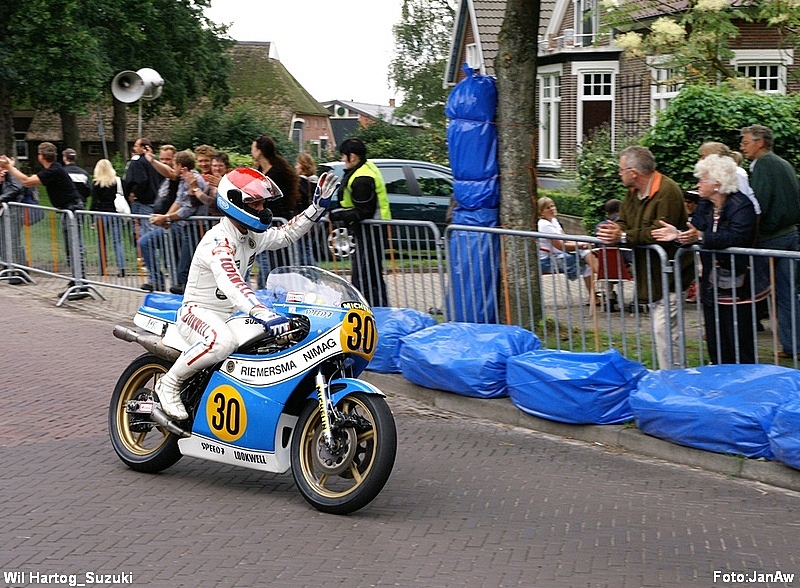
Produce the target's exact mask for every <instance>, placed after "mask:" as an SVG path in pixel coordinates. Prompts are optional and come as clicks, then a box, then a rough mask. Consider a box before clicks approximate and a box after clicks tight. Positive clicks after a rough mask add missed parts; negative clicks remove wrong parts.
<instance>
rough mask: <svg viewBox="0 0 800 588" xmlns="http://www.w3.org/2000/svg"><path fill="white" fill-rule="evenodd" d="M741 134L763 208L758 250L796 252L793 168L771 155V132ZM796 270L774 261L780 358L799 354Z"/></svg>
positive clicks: (753, 129) (798, 206) (790, 263)
mask: <svg viewBox="0 0 800 588" xmlns="http://www.w3.org/2000/svg"><path fill="white" fill-rule="evenodd" d="M739 132H740V134H741V136H742V139H741V142H740V147H741V150H742V153H744V156H745V157H746V158H747V159H749V160H750V161H751V162H752V163H751V164H750V170H751V171H750V187H751V188H753V193H754V195H755V197H756V200H758V203H759V204H760V205H761V218H760V220H759V224H758V238H757V243H756V247H759V248H761V249H781V250H785V251H797V247H798V235H797V223H798V222H800V195H799V194H798V181H797V174H796V173H795V170H794V168H793V167H792V164H790V163H789V162H788V161H786V160H785V159H783V158H781V157H778V156H777V155H775V153H774V152H773V151H772V138H773V135H772V129H770V128H769V127H765V126H762V125H751V126H749V127H744V128H742V129H741V130H740V131H739ZM796 267H797V264H796V260H794V259H790V258H786V257H778V258H776V259H775V297H776V299H777V307H778V309H777V311H778V312H777V314H778V339H779V340H780V342H781V347H782V348H783V349H782V350H781V351H780V352H779V353H778V356H779V357H795V356H796V355H797V354H798V353H800V304H798V300H797V292H796V290H795V284H793V283H792V276H793V275H796V273H795V272H796V271H797V270H796ZM793 269H794V272H793V271H792V270H793ZM792 316H794V317H795V324H794V329H795V337H792Z"/></svg>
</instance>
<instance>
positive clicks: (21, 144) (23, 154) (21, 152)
mask: <svg viewBox="0 0 800 588" xmlns="http://www.w3.org/2000/svg"><path fill="white" fill-rule="evenodd" d="M15 135H17V137H16V138H15V139H14V145H15V149H14V157H15V158H16V159H18V160H27V159H28V158H29V155H28V142H27V141H26V140H25V133H15Z"/></svg>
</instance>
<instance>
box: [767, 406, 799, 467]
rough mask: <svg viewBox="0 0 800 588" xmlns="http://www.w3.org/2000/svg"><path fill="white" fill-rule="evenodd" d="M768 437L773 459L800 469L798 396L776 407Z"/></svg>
mask: <svg viewBox="0 0 800 588" xmlns="http://www.w3.org/2000/svg"><path fill="white" fill-rule="evenodd" d="M768 437H769V446H770V448H771V449H772V453H773V454H774V455H775V459H777V460H779V461H782V462H783V463H785V464H786V465H789V466H792V467H793V468H797V469H798V470H800V398H795V399H794V400H790V401H789V402H787V403H786V404H784V405H783V406H780V407H778V410H776V411H775V418H774V419H773V420H772V427H771V428H770V430H769V434H768Z"/></svg>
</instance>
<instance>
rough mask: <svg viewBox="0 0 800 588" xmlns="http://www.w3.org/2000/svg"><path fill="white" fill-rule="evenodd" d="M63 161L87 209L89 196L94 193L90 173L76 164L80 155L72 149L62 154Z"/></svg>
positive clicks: (65, 169)
mask: <svg viewBox="0 0 800 588" xmlns="http://www.w3.org/2000/svg"><path fill="white" fill-rule="evenodd" d="M61 160H62V161H63V162H64V171H65V172H67V175H68V176H69V179H70V180H72V183H73V184H75V189H76V190H77V191H78V194H80V195H81V200H82V201H83V206H84V208H86V203H87V202H88V201H89V194H91V193H92V184H91V182H90V180H89V172H87V171H86V170H85V169H83V168H82V167H80V166H79V165H78V164H77V163H76V162H77V160H78V153H77V152H76V151H75V150H74V149H72V148H67V149H64V151H63V152H62V153H61Z"/></svg>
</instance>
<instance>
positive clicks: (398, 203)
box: [319, 159, 453, 228]
mask: <svg viewBox="0 0 800 588" xmlns="http://www.w3.org/2000/svg"><path fill="white" fill-rule="evenodd" d="M369 161H371V162H372V163H374V164H375V165H376V166H377V167H378V169H379V170H381V174H382V175H383V181H384V182H385V183H386V191H387V192H388V196H389V206H390V208H391V211H392V219H394V220H414V221H423V220H424V221H433V222H435V223H436V224H437V225H439V226H440V227H442V228H443V227H445V226H446V225H447V222H446V220H445V217H446V215H447V208H448V207H449V206H450V199H451V197H452V195H453V172H452V171H450V168H448V167H445V166H443V165H437V164H435V163H428V162H426V161H414V160H409V159H370V160H369ZM326 171H332V172H333V173H335V174H336V175H337V176H338V177H339V178H340V179H341V178H342V177H343V176H344V163H343V162H341V161H332V162H329V163H323V164H321V165H320V167H319V173H323V172H326ZM336 206H337V203H336V202H332V203H331V208H335V207H336Z"/></svg>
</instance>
